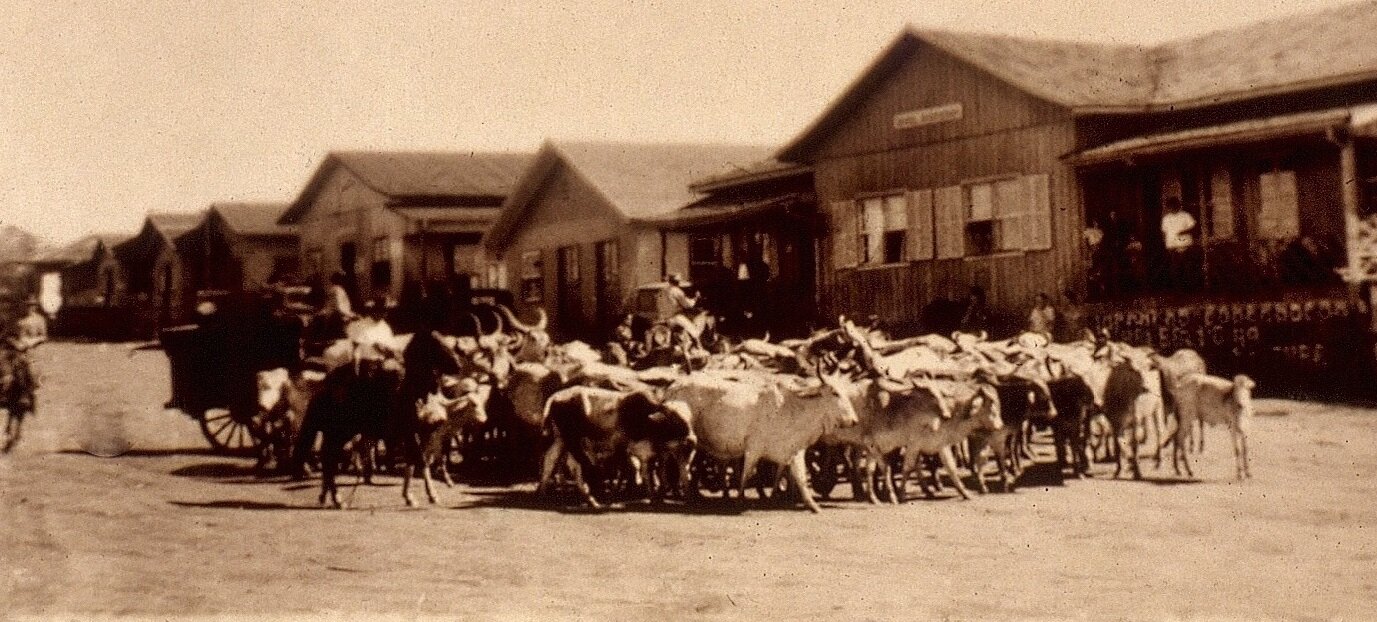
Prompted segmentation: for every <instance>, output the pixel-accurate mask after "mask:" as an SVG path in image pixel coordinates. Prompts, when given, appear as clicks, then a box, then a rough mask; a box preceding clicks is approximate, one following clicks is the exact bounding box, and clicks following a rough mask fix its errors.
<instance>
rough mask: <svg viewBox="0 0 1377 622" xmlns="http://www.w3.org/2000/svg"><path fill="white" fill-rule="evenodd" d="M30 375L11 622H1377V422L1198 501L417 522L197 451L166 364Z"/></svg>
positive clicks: (8, 546)
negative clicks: (331, 504)
mask: <svg viewBox="0 0 1377 622" xmlns="http://www.w3.org/2000/svg"><path fill="white" fill-rule="evenodd" d="M39 366H40V369H41V372H42V374H43V375H44V378H45V386H44V389H43V392H42V394H41V402H42V411H41V412H40V414H39V415H38V417H36V418H35V419H32V420H31V421H30V422H29V424H30V425H29V427H28V429H27V435H26V437H25V439H24V442H23V444H22V445H21V446H20V447H19V449H18V450H16V452H15V453H14V454H11V455H9V456H4V457H0V607H3V609H0V617H9V616H21V617H27V616H37V617H42V618H46V617H50V616H60V617H64V618H71V619H88V618H91V617H109V616H125V615H130V616H138V617H147V618H158V619H163V618H167V617H175V616H181V615H197V616H212V617H252V618H255V619H256V618H261V617H263V616H265V615H268V616H274V617H276V616H280V615H303V614H304V615H311V616H312V617H324V616H327V615H329V614H331V613H343V614H349V617H359V616H361V615H363V614H365V613H368V612H378V613H388V614H391V615H393V616H398V617H406V618H412V617H417V616H446V617H452V616H454V615H460V614H462V616H463V617H464V618H467V619H492V618H500V619H533V618H540V619H549V618H556V619H567V618H586V619H637V618H640V619H644V618H657V619H681V618H699V617H702V618H709V619H716V618H748V619H765V618H777V619H801V618H806V619H837V620H856V619H899V618H908V619H934V618H950V619H981V620H984V619H1032V618H1038V619H1068V618H1071V619H1146V620H1161V619H1182V618H1185V619H1198V618H1207V619H1250V620H1251V619H1263V618H1266V619H1334V618H1340V619H1350V620H1364V619H1373V618H1374V617H1377V534H1374V531H1375V530H1377V503H1374V501H1375V500H1377V494H1374V493H1377V480H1374V475H1377V451H1374V447H1377V412H1371V411H1364V410H1357V409H1352V408H1345V407H1334V406H1324V405H1318V404H1310V403H1300V402H1287V401H1271V400H1264V401H1262V402H1261V403H1260V404H1259V410H1260V411H1261V413H1262V415H1263V416H1260V417H1259V418H1258V419H1257V422H1256V424H1257V425H1256V429H1255V431H1254V435H1253V444H1252V447H1253V465H1254V466H1253V471H1254V475H1255V479H1254V480H1253V481H1250V482H1248V483H1246V484H1244V485H1238V484H1235V483H1233V482H1232V481H1231V480H1230V477H1231V475H1232V469H1231V464H1232V462H1231V461H1232V457H1231V455H1230V454H1229V450H1228V445H1227V440H1226V438H1227V437H1226V435H1225V433H1224V432H1223V431H1222V430H1212V431H1211V432H1210V433H1209V436H1208V445H1207V452H1206V455H1205V456H1204V459H1203V460H1201V461H1200V468H1199V469H1198V471H1197V475H1202V476H1203V477H1202V479H1203V481H1197V482H1182V481H1179V480H1177V479H1176V478H1173V477H1171V476H1170V469H1165V470H1163V471H1157V472H1154V471H1152V470H1151V466H1150V465H1149V466H1148V471H1147V473H1148V475H1149V476H1150V477H1151V478H1153V479H1151V481H1145V482H1128V481H1112V480H1110V479H1107V478H1103V477H1101V478H1097V479H1093V480H1089V481H1074V482H1069V483H1067V484H1066V485H1059V484H1057V483H1056V482H1046V485H1030V486H1028V487H1025V488H1023V489H1021V490H1019V491H1018V492H1017V493H1015V494H1009V495H1005V494H993V495H990V496H986V497H981V498H976V499H974V500H972V501H969V502H961V501H957V500H953V499H943V500H938V501H914V502H911V503H909V504H907V505H903V506H900V507H869V506H865V505H861V504H857V503H853V502H849V501H848V502H838V501H833V502H831V503H828V504H825V510H824V512H823V514H821V515H819V516H812V515H809V514H808V513H806V512H804V511H800V510H776V509H766V508H764V507H753V508H750V509H747V510H746V511H744V512H742V511H738V510H736V509H734V506H729V505H719V504H713V505H710V506H708V507H707V508H706V509H700V510H696V511H685V510H684V509H683V508H681V507H675V506H671V507H669V508H667V510H655V509H653V508H650V507H645V506H638V507H631V508H624V509H622V510H620V511H612V512H609V513H604V514H596V515H591V514H586V513H581V512H561V511H557V510H555V509H552V508H548V507H543V506H541V505H539V504H537V503H535V502H534V501H533V500H532V498H531V497H532V494H531V492H530V489H529V488H520V489H514V490H509V489H473V488H465V487H463V486H460V487H459V488H456V489H454V490H445V489H442V490H441V494H442V495H443V505H441V506H439V507H435V508H426V509H419V510H408V509H405V508H404V507H403V505H402V502H401V495H400V492H399V488H398V485H397V483H396V480H393V479H390V478H384V480H383V483H384V484H385V485H382V486H374V487H360V488H358V489H357V491H355V492H353V493H350V492H349V491H348V490H347V489H346V490H345V494H346V495H349V494H353V495H354V496H353V502H354V504H355V505H356V506H357V507H358V508H359V509H355V510H352V511H344V512H340V511H326V510H318V509H316V508H315V495H316V490H315V488H314V486H315V482H308V483H306V484H292V483H287V482H283V481H263V480H257V479H254V478H253V477H252V476H251V475H250V473H249V472H248V466H249V465H248V463H247V462H245V461H243V460H237V459H232V458H222V457H217V456H214V455H211V454H209V453H206V452H205V451H204V450H203V448H204V447H205V446H206V444H205V441H204V440H202V438H201V435H200V432H199V429H198V428H197V427H196V425H195V423H194V422H192V421H191V420H189V419H188V418H186V417H184V416H182V415H180V414H178V413H176V412H164V411H162V410H161V408H160V404H162V402H163V400H164V399H166V386H167V374H166V362H165V360H164V358H163V355H162V354H161V353H160V352H157V351H152V352H140V353H136V354H133V355H132V356H131V355H129V354H128V349H127V348H126V347H124V346H93V345H69V344H51V345H49V346H45V347H44V349H43V351H42V352H41V353H40V361H39ZM121 441H127V443H128V444H130V445H131V447H130V450H129V451H128V452H127V453H125V454H124V455H122V456H120V457H117V458H100V457H96V456H93V455H89V454H87V453H85V452H83V451H82V450H81V448H83V447H86V448H89V449H92V450H93V451H96V452H97V453H107V449H108V448H110V447H118V446H120V445H121V444H122V443H121ZM1100 468H1101V469H1103V468H1104V467H1103V466H1101V467H1100ZM345 481H352V479H349V480H345ZM838 492H841V489H840V488H839V489H838ZM329 617H334V616H329Z"/></svg>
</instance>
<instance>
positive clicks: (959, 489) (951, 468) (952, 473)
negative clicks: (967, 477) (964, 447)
mask: <svg viewBox="0 0 1377 622" xmlns="http://www.w3.org/2000/svg"><path fill="white" fill-rule="evenodd" d="M937 455H938V457H940V458H941V459H942V467H943V469H944V470H945V471H946V472H947V477H949V478H951V484H952V486H955V487H956V493H957V494H959V495H961V498H962V499H967V500H969V499H970V498H971V493H970V492H968V491H967V490H966V484H965V483H964V482H962V481H961V474H960V472H959V471H957V468H956V457H955V456H953V455H952V453H951V447H943V448H942V450H941V451H939V452H937Z"/></svg>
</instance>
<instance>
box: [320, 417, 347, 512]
mask: <svg viewBox="0 0 1377 622" xmlns="http://www.w3.org/2000/svg"><path fill="white" fill-rule="evenodd" d="M344 442H345V441H344V440H342V439H337V438H334V437H333V436H332V435H331V434H329V433H328V432H327V433H326V434H325V439H324V443H323V446H322V447H321V454H322V458H323V460H322V463H321V465H320V499H319V503H320V504H321V505H325V503H326V500H327V499H328V500H329V503H330V505H333V506H334V507H335V508H336V509H344V504H342V503H340V501H339V487H338V486H337V485H336V484H335V476H336V475H337V473H338V472H339V465H340V461H341V460H343V459H344V456H343V453H344V447H343V445H344Z"/></svg>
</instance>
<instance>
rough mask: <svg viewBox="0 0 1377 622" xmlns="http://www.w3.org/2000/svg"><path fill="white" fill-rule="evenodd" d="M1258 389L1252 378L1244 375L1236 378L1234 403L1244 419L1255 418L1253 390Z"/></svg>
mask: <svg viewBox="0 0 1377 622" xmlns="http://www.w3.org/2000/svg"><path fill="white" fill-rule="evenodd" d="M1256 387H1257V383H1255V382H1253V379H1252V378H1249V377H1248V376H1245V375H1243V374H1239V375H1237V376H1234V401H1235V402H1237V403H1238V408H1239V410H1240V414H1242V415H1243V416H1244V417H1252V416H1253V389H1254V388H1256Z"/></svg>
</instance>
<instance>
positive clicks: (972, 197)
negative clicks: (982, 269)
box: [965, 183, 995, 255]
mask: <svg viewBox="0 0 1377 622" xmlns="http://www.w3.org/2000/svg"><path fill="white" fill-rule="evenodd" d="M994 204H995V201H994V184H989V183H985V184H975V185H971V186H966V244H965V247H966V254H967V255H989V254H991V253H993V252H994V250H995V226H994V224H995V223H994Z"/></svg>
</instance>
